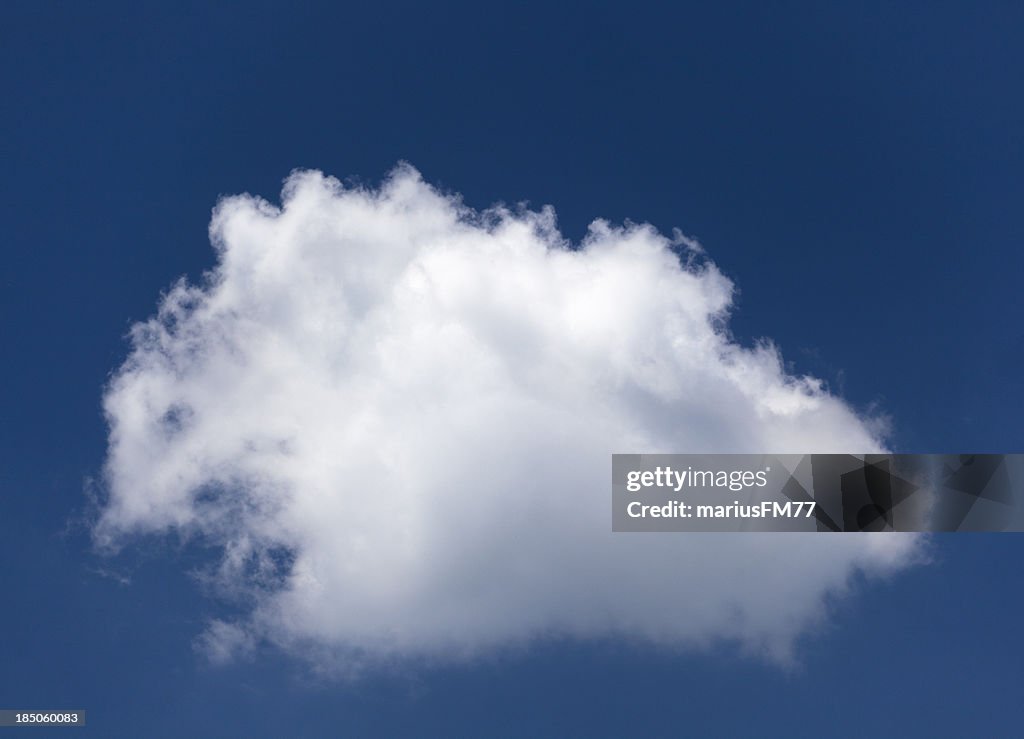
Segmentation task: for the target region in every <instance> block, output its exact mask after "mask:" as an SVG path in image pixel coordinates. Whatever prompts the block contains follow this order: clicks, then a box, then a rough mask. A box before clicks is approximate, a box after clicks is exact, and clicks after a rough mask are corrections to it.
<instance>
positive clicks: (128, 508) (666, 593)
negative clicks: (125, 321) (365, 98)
mask: <svg viewBox="0 0 1024 739" xmlns="http://www.w3.org/2000/svg"><path fill="white" fill-rule="evenodd" d="M210 233H211V238H212V241H213V244H214V246H215V247H216V250H217V265H216V267H215V269H214V270H213V271H212V272H210V273H209V274H208V275H206V276H205V278H204V280H203V281H202V284H198V285H193V284H189V283H187V282H185V281H180V282H178V283H177V284H176V285H174V287H173V288H172V289H171V290H170V291H169V292H168V293H167V294H166V295H164V296H163V298H162V299H161V301H160V306H159V313H158V315H157V316H156V317H154V318H152V319H150V320H148V321H146V322H144V323H139V324H137V325H136V326H135V327H134V328H133V330H132V333H131V341H132V351H131V354H130V356H129V358H128V359H127V361H126V362H125V363H124V365H123V366H122V367H121V368H120V370H119V371H118V372H117V373H116V374H115V376H114V377H113V379H112V381H111V382H110V384H109V386H108V388H107V390H106V393H105V397H104V407H105V411H106V415H107V419H108V422H109V427H110V433H109V453H108V458H107V462H106V468H105V477H106V486H107V490H108V494H109V497H108V499H107V501H106V503H105V506H104V509H103V511H102V516H101V518H100V520H99V523H98V524H97V526H96V529H95V536H96V538H97V541H98V542H99V543H100V544H101V545H105V546H108V545H109V546H116V545H118V544H120V543H122V542H123V541H124V540H125V539H126V538H127V537H129V536H131V535H135V534H140V533H154V532H158V533H159V532H176V533H179V534H182V535H184V536H187V537H191V538H194V539H196V540H199V541H201V542H203V543H205V544H212V545H215V546H216V547H217V548H218V551H221V552H222V558H221V559H220V562H219V566H218V569H217V571H216V572H215V573H213V574H212V577H213V579H214V582H215V584H216V585H217V586H218V587H220V588H223V590H224V592H227V593H230V594H231V595H234V596H238V597H240V598H243V599H244V601H243V602H245V603H246V604H247V610H246V613H245V615H243V616H241V617H239V618H238V619H236V620H235V621H231V622H225V621H215V622H213V623H212V624H211V626H210V628H209V629H208V631H207V632H206V633H205V634H204V635H203V637H202V643H203V644H205V645H206V648H207V649H208V651H209V653H210V654H212V655H213V656H215V657H217V658H229V657H230V655H231V654H232V653H233V652H235V651H237V650H239V649H241V650H243V651H244V650H246V649H248V648H250V647H251V646H252V645H253V644H254V643H256V642H257V641H261V640H265V641H269V642H271V643H275V644H277V645H280V646H281V647H283V648H285V649H291V650H296V651H300V652H303V653H306V654H308V655H316V656H317V657H316V658H317V659H324V660H327V661H334V662H337V663H343V662H348V663H352V662H358V663H363V662H370V663H378V662H380V661H382V660H389V661H390V660H395V659H399V660H401V659H408V658H414V659H422V658H427V659H433V658H441V659H453V660H457V659H463V658H467V657H471V656H473V655H477V654H480V653H481V652H484V651H488V650H492V649H494V648H497V647H502V646H507V645H510V644H522V643H525V642H528V641H530V640H532V639H535V638H538V637H555V638H562V637H568V638H590V637H611V638H627V639H630V640H634V641H639V642H648V643H655V644H659V645H670V646H683V647H687V646H703V645H708V644H712V643H717V642H720V641H727V642H735V643H739V644H740V645H742V646H743V647H747V648H750V649H753V650H756V651H759V652H763V653H767V654H769V655H774V656H775V657H779V658H785V657H786V656H787V655H788V654H789V653H790V649H791V647H792V645H793V642H794V639H795V638H796V637H798V636H799V635H800V634H801V633H802V632H803V631H804V630H805V629H806V628H807V627H808V626H809V625H811V624H813V623H814V622H815V621H816V620H818V619H819V618H820V617H821V615H822V614H823V610H824V608H825V604H826V603H827V601H828V599H829V596H830V595H833V594H836V593H841V592H842V591H843V590H844V589H845V588H846V586H847V583H848V582H849V581H850V578H851V577H852V576H854V575H855V574H856V573H866V574H872V573H884V572H889V571H892V570H894V569H897V568H899V567H901V566H903V565H904V564H906V563H907V562H908V561H909V560H910V559H911V558H912V557H913V555H914V552H915V549H916V547H917V546H918V539H916V538H914V537H913V536H909V535H907V536H902V535H893V534H881V535H874V536H872V535H849V534H847V535H828V536H826V535H813V534H812V535H784V534H768V535H753V534H738V535H686V534H669V535H629V534H613V533H612V532H611V521H610V508H609V506H610V456H609V455H611V454H612V453H613V452H649V453H653V452H751V453H762V452H763V453H806V452H848V451H856V452H872V451H882V450H883V447H882V442H881V441H880V439H879V438H878V436H877V434H876V433H875V432H874V431H873V429H872V425H871V423H870V422H868V421H867V420H865V419H864V418H861V417H859V416H858V415H857V414H856V413H855V412H854V411H852V410H851V409H850V407H849V406H847V405H846V404H844V403H843V402H842V401H841V400H840V399H838V398H836V397H834V396H832V395H830V394H829V393H828V392H827V390H826V389H824V388H823V386H822V385H821V383H820V382H818V381H817V380H814V379H812V378H807V377H794V376H792V375H790V374H787V372H786V370H785V368H784V366H783V364H782V362H781V360H780V357H779V354H778V352H777V351H776V349H775V348H774V347H773V346H772V345H771V344H768V343H763V344H761V345H759V346H756V347H753V348H749V347H742V346H740V345H738V344H736V343H735V342H733V341H732V340H731V339H730V337H729V334H728V332H727V329H726V320H727V312H728V310H729V307H730V302H731V296H732V290H733V286H732V284H731V282H730V281H729V280H728V279H727V278H725V277H724V276H723V275H722V274H721V273H720V272H719V271H718V270H717V269H716V268H715V266H714V265H713V264H712V263H710V262H709V261H707V260H706V258H705V257H704V256H703V255H702V254H701V252H700V249H699V248H697V247H696V246H695V245H694V244H692V243H686V242H685V240H684V239H681V238H676V239H667V238H665V237H663V236H661V235H660V234H659V233H657V232H656V231H655V230H654V229H653V228H651V227H650V226H636V225H629V226H627V227H624V228H620V227H614V226H611V225H609V224H608V223H606V222H604V221H596V222H594V223H593V224H592V226H591V227H590V230H589V233H588V235H587V237H586V238H585V239H584V241H583V242H582V244H579V245H578V246H573V245H570V244H568V243H567V242H566V241H565V240H564V239H563V238H562V237H561V236H560V234H559V233H558V231H557V230H556V226H555V218H554V213H553V211H552V210H550V209H544V210H541V211H540V212H531V211H527V210H516V211H510V210H508V209H505V208H501V207H497V208H493V209H490V210H487V211H484V212H476V211H473V210H471V209H469V208H467V207H466V206H464V205H463V204H462V203H461V201H460V200H459V199H458V198H457V197H455V196H450V195H446V194H443V193H440V192H439V191H437V190H436V189H434V188H432V187H430V186H429V185H427V184H426V183H424V182H423V180H422V179H421V178H420V175H419V173H417V172H416V171H415V170H413V169H412V168H410V167H400V168H398V169H397V170H395V172H393V173H392V175H391V176H390V177H389V178H388V179H387V181H386V182H385V183H383V185H382V186H381V187H380V188H379V189H364V188H346V187H344V186H343V185H342V184H341V183H339V182H338V181H337V180H335V179H332V178H328V177H325V176H323V175H322V174H321V173H319V172H297V173H295V174H293V175H292V176H291V177H290V178H289V179H288V180H287V182H286V184H285V188H284V191H283V196H282V206H281V207H280V208H278V207H275V206H273V205H271V204H269V203H267V202H266V201H264V200H261V199H259V198H256V197H252V196H249V195H244V196H238V197H230V198H227V199H225V200H223V201H222V202H221V203H220V204H219V205H218V207H217V208H216V210H215V213H214V216H213V220H212V223H211V227H210Z"/></svg>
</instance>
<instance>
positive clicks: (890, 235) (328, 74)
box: [0, 2, 1024, 736]
mask: <svg viewBox="0 0 1024 739" xmlns="http://www.w3.org/2000/svg"><path fill="white" fill-rule="evenodd" d="M1022 32H1024V7H1022V6H1021V5H1020V4H1019V3H973V4H968V3H959V4H956V3H928V4H924V3H914V4H911V3H904V4H894V3H878V4H874V3H856V4H850V7H847V8H845V9H844V8H841V7H839V4H837V3H827V4H819V5H814V4H811V3H774V4H771V5H770V6H768V5H765V4H757V3H749V4H732V3H718V4H715V7H714V8H708V7H701V8H698V7H696V6H691V7H682V8H675V9H673V10H667V9H666V8H664V7H658V6H655V5H646V4H644V3H629V4H627V5H624V6H615V5H604V4H595V5H592V6H589V7H587V8H586V9H585V10H583V9H574V8H567V9H559V8H552V7H549V6H548V5H547V4H536V5H531V4H517V5H503V6H501V7H500V8H499V7H494V6H489V5H487V4H474V5H464V4H441V5H437V4H434V5H424V4H386V5H383V6H380V7H375V8H373V9H369V8H367V7H342V6H339V5H334V6H328V5H326V4H324V5H321V4H304V5H303V6H302V7H300V8H295V7H290V6H285V5H284V4H266V3H248V4H245V5H229V4H226V3H225V4H217V6H216V7H208V6H207V4H199V3H196V4H190V3H179V4H174V5H173V6H172V5H171V4H156V3H139V4H113V3H101V4H98V5H97V6H87V5H82V4H77V3H16V2H10V3H4V4H3V7H2V8H0V81H2V90H3V101H4V105H3V109H4V115H3V117H2V119H0V158H2V161H3V169H4V174H5V176H4V177H3V179H2V181H0V188H2V189H3V191H2V193H0V195H2V197H0V203H2V206H0V207H2V208H3V213H4V219H3V223H4V226H5V228H4V233H3V256H4V258H3V260H0V322H2V323H0V327H2V328H0V331H2V333H0V341H2V346H3V347H4V353H3V363H2V365H0V379H2V383H0V385H2V389H0V393H2V396H0V593H2V594H3V596H2V597H0V633H2V634H3V635H4V637H3V640H2V645H3V646H2V660H0V704H2V705H0V707H4V708H20V707H33V708H46V707H54V708H84V709H86V710H87V711H88V712H89V723H90V724H91V728H89V729H87V730H86V732H87V733H90V734H91V733H93V732H95V733H96V735H103V736H118V735H124V736H138V735H146V736H182V735H205V736H230V735H249V736H261V735H265V736H279V735H282V734H286V733H295V734H299V735H302V734H309V735H315V734H323V733H332V734H338V735H343V734H353V735H365V734H368V733H395V732H403V733H411V734H421V735H432V734H439V733H440V734H448V735H452V734H463V735H465V734H479V733H500V734H506V735H510V736H512V735H519V736H521V735H526V734H531V735H538V734H545V733H550V734H565V733H573V732H577V733H586V734H592V735H609V736H619V735H624V734H629V733H636V732H639V731H641V730H642V731H645V732H649V733H654V734H678V733H679V732H680V731H685V730H692V731H694V732H695V733H700V734H709V733H720V734H723V735H736V734H744V733H751V732H762V731H764V730H765V727H768V726H772V727H777V728H778V731H777V733H779V734H786V735H794V734H807V735H820V734H821V733H822V732H827V731H834V732H836V733H838V734H843V735H850V736H859V735H873V734H878V733H881V734H905V735H907V734H909V735H919V736H935V735H964V734H974V735H986V734H1003V735H1009V734H1012V733H1015V730H1016V729H1017V728H1018V726H1019V709H1017V708H1016V704H1017V703H1018V701H1019V686H1020V684H1021V682H1022V678H1024V667H1022V665H1024V636H1022V635H1021V630H1020V627H1019V623H1020V615H1021V605H1022V602H1024V599H1022V596H1021V586H1022V584H1024V582H1022V576H1021V574H1020V573H1021V568H1020V566H1019V562H1020V558H1021V555H1022V554H1024V544H1022V539H1021V538H1020V537H1019V536H1018V535H1010V534H1004V535H946V536H939V537H936V538H935V539H934V542H933V557H934V562H933V563H932V564H930V565H928V566H925V567H920V568H917V569H914V570H912V571H909V572H906V573H903V574H901V575H900V576H898V577H897V578H895V579H894V580H892V581H890V582H886V583H882V584H878V583H871V584H870V585H866V586H864V587H862V588H858V592H857V593H856V595H855V597H853V598H852V599H848V600H846V601H844V602H843V603H842V604H841V605H840V606H839V607H837V608H836V609H835V612H834V614H833V617H832V619H831V622H830V624H829V625H828V627H827V628H826V629H824V630H823V631H821V632H820V633H816V634H812V635H811V636H810V637H809V638H807V640H806V642H805V643H804V645H803V648H802V652H801V655H802V659H801V664H800V666H798V667H797V668H796V669H795V670H794V671H793V672H791V673H784V672H781V671H780V669H779V668H778V667H776V666H772V665H766V664H762V663H759V662H756V661H752V660H750V659H748V658H744V657H742V656H740V655H737V654H735V653H734V652H732V651H729V650H723V649H715V650H712V651H709V652H707V653H704V654H698V655H693V654H665V653H658V652H656V651H654V650H652V649H646V648H634V647H628V646H625V645H622V644H614V643H600V644H588V645H579V644H575V645H573V644H562V643H552V644H546V645H543V646H542V647H538V648H534V649H529V650H525V651H523V652H519V653H515V654H512V655H508V656H506V657H504V658H501V659H497V658H496V659H494V660H493V661H487V662H485V663H483V664H479V665H475V666H473V667H469V668H467V667H465V666H463V667H453V668H430V669H425V670H422V671H419V672H417V673H416V674H415V675H411V676H409V675H403V676H395V675H391V676H386V677H375V678H373V679H368V680H364V681H361V682H360V683H358V684H355V685H347V686H339V685H337V684H323V683H319V682H317V681H315V680H313V679H311V678H310V677H309V676H308V675H307V674H306V673H305V672H304V670H303V669H302V667H301V666H300V665H297V664H296V663H293V662H292V661H290V660H289V659H288V658H286V657H284V656H281V655H279V654H275V653H272V652H266V653H261V654H259V655H257V657H256V658H255V660H253V661H249V662H246V663H241V664H237V665H233V666H230V667H226V668H223V667H222V668H214V667H211V666H208V665H206V664H204V663H203V661H202V659H200V658H199V657H197V655H196V654H195V653H194V652H193V650H192V641H193V639H194V638H195V636H196V634H197V633H198V632H199V631H200V630H201V628H202V625H203V623H204V621H205V619H206V618H207V617H208V616H209V614H210V612H211V609H212V608H214V607H215V606H213V605H211V603H210V602H209V600H207V599H206V598H205V596H204V594H203V593H202V592H200V591H199V590H198V589H197V587H196V586H195V583H194V582H193V581H192V580H190V579H189V577H188V576H187V574H186V570H187V569H188V563H189V561H190V558H191V559H196V558H200V557H202V556H203V554H202V553H201V552H192V551H179V550H176V549H175V548H174V547H173V546H172V545H169V544H160V543H155V542H149V543H147V544H145V545H143V546H139V547H136V548H134V549H133V550H132V552H131V553H129V554H127V555H125V557H124V558H122V559H120V560H118V561H117V562H116V563H111V562H110V561H108V560H106V559H103V558H100V557H97V556H96V555H94V554H93V553H92V552H91V550H90V543H89V536H88V531H87V529H86V527H85V526H84V525H83V523H82V516H83V515H84V512H85V509H86V504H85V501H86V491H87V490H88V487H89V483H88V480H89V479H90V478H93V477H95V476H96V475H97V474H98V473H99V470H100V467H101V465H102V462H103V458H104V453H105V446H106V428H105V426H104V423H103V419H102V414H101V409H100V396H101V390H102V387H103V385H104V383H105V382H106V380H107V378H108V376H109V373H110V372H111V371H112V370H113V369H115V368H116V367H117V366H119V365H120V364H121V362H122V361H123V359H124V357H125V354H126V351H127V344H126V342H125V340H124V335H125V333H126V331H127V330H128V328H129V326H130V325H131V323H132V322H134V321H137V320H140V319H144V318H145V317H147V316H149V315H151V313H152V312H153V310H154V307H155V301H156V298H157V296H158V295H159V294H160V292H161V291H162V290H165V289H166V288H167V287H168V286H169V285H170V284H171V283H172V281H173V280H174V279H175V278H177V277H178V276H180V275H188V276H190V277H192V278H197V277H199V276H200V275H201V274H202V272H203V270H205V269H209V268H210V267H212V266H213V264H214V253H213V251H212V249H211V248H210V245H209V242H208V240H207V225H208V222H209V217H210V210H211V208H212V207H213V205H214V204H215V202H216V200H217V198H218V197H219V196H220V195H224V194H230V193H238V192H252V193H257V194H260V195H263V196H264V197H267V198H269V199H271V200H272V201H276V200H277V198H278V193H279V191H280V185H281V181H282V179H283V178H284V177H286V176H287V174H288V173H289V172H290V171H291V170H292V169H295V168H299V167H312V168H317V169H322V170H324V171H325V172H327V173H329V174H333V175H336V176H339V177H342V178H344V177H348V176H355V177H358V178H360V179H361V180H363V181H365V182H368V183H376V182H378V181H379V180H380V178H381V177H383V176H384V175H385V174H386V173H387V172H388V171H389V170H390V169H391V168H392V167H393V166H394V165H395V163H396V162H398V161H399V160H407V161H409V162H411V163H413V164H414V165H415V166H416V167H417V168H419V169H420V171H422V172H423V174H424V176H425V177H426V178H427V179H428V180H429V181H431V182H432V183H435V184H440V185H442V186H444V187H448V188H451V189H452V190H457V191H458V192H460V193H462V195H463V196H464V198H465V200H466V202H467V203H468V204H470V205H472V206H474V207H478V208H482V207H486V206H487V205H489V204H491V203H493V202H495V201H497V200H503V201H505V202H516V201H520V200H527V201H529V202H530V204H531V206H533V207H540V206H541V205H544V204H547V203H551V204H553V205H555V207H556V209H557V212H558V218H559V224H560V227H561V229H562V231H563V233H564V234H565V235H566V236H568V237H570V238H572V239H579V238H580V237H582V236H583V234H584V233H585V229H586V226H587V224H588V223H589V222H590V221H591V220H593V219H594V218H596V217H603V218H607V219H609V220H612V221H621V220H622V219H624V218H633V219H636V220H645V221H649V222H651V223H652V224H654V225H655V226H657V227H658V228H659V229H661V230H662V231H666V232H668V231H670V230H671V229H672V228H673V227H679V228H681V229H682V230H683V232H684V233H686V234H688V235H690V236H694V237H696V238H698V239H699V240H700V241H701V242H702V243H703V244H704V246H705V247H706V248H707V250H708V252H709V254H710V255H711V257H712V258H713V259H714V260H715V262H716V263H717V264H718V265H719V267H720V268H721V269H722V270H723V271H724V272H725V273H726V274H727V275H728V276H730V277H731V278H732V279H734V280H735V281H736V283H737V285H738V287H739V291H740V292H739V297H738V301H737V306H736V310H735V312H734V317H733V320H732V328H733V330H734V332H735V334H736V336H737V338H738V339H739V340H740V341H741V342H743V343H750V342H752V341H754V340H755V339H756V338H758V337H761V336H770V337H771V338H772V339H773V340H774V341H776V342H777V343H778V344H779V345H780V346H781V348H782V350H783V352H784V355H785V357H786V359H787V360H789V361H790V362H792V363H793V369H794V371H796V372H799V373H803V372H809V373H812V374H815V375H817V376H819V377H822V378H824V379H825V380H826V381H828V383H829V385H830V387H831V388H832V389H833V390H835V391H837V392H839V393H840V394H841V395H843V396H844V397H845V398H846V399H847V400H848V401H849V402H851V403H852V404H853V405H854V406H855V407H857V408H859V409H869V408H876V409H878V410H881V411H882V412H884V413H886V414H889V415H891V417H892V419H893V433H892V437H891V444H892V446H893V448H894V449H895V450H896V451H904V452H968V451H978V452H1014V451H1022V450H1024V432H1022V428H1021V424H1020V423H1019V420H1018V418H1019V415H1020V410H1021V409H1022V408H1024V380H1022V378H1024V373H1022V372H1021V370H1020V367H1021V362H1022V360H1024V329H1022V328H1021V321H1020V318H1021V315H1022V307H1024V306H1022V297H1021V294H1022V292H1021V290H1020V283H1021V277H1022V276H1024V256H1022V250H1021V246H1022V241H1024V208H1021V203H1022V202H1024V147H1022V136H1021V131H1024V99H1022V96H1021V95H1020V89H1021V87H1022V81H1024V80H1022V77H1024V46H1022V45H1021V44H1020V38H1021V34H1022ZM104 570H113V571H115V572H116V573H119V574H122V575H123V574H125V573H127V574H129V575H130V578H131V582H130V584H124V583H122V582H120V581H119V580H118V579H117V578H116V577H111V576H109V574H108V575H104V574H103V571H104ZM68 731H70V730H68ZM119 732H120V733H119Z"/></svg>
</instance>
